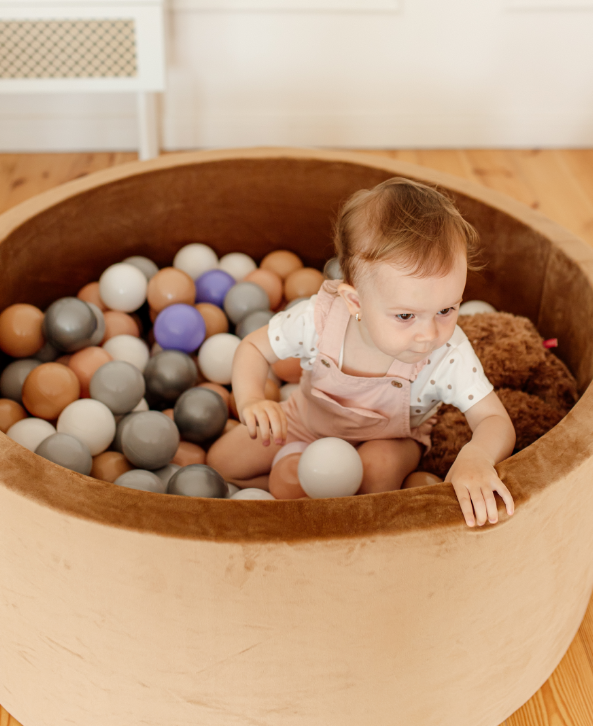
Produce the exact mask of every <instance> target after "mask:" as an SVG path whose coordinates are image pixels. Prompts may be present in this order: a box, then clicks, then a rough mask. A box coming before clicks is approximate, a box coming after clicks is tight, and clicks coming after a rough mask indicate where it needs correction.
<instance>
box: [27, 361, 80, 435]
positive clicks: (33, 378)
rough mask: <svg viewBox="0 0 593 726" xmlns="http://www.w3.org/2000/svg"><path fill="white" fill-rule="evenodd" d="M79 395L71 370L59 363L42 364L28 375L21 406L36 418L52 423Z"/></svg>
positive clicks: (77, 383) (75, 378) (77, 382)
mask: <svg viewBox="0 0 593 726" xmlns="http://www.w3.org/2000/svg"><path fill="white" fill-rule="evenodd" d="M79 395H80V383H79V381H78V378H77V377H76V374H75V373H74V371H73V370H71V369H70V368H68V367H67V366H63V365H60V364H59V363H42V364H41V365H40V366H37V368H35V369H34V370H32V371H31V373H29V375H28V376H27V378H26V380H25V383H24V385H23V391H22V398H23V406H24V407H25V408H26V409H27V411H29V413H30V414H31V415H32V416H35V417H36V418H44V419H46V420H48V421H53V420H54V419H56V418H58V416H59V415H60V414H61V413H62V411H63V410H64V409H65V408H66V406H68V405H69V404H71V403H72V402H73V401H76V400H77V399H78V397H79Z"/></svg>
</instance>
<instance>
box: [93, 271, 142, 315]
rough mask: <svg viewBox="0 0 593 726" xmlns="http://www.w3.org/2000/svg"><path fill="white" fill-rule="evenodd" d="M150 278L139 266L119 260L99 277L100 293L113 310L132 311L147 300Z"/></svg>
mask: <svg viewBox="0 0 593 726" xmlns="http://www.w3.org/2000/svg"><path fill="white" fill-rule="evenodd" d="M147 287H148V280H147V279H146V276H145V275H144V274H143V273H142V272H140V270H139V269H138V268H137V267H134V265H130V264H129V263H128V262H118V263H117V264H115V265H111V266H110V267H108V268H107V269H106V270H105V272H103V274H102V275H101V277H100V278H99V295H100V296H101V300H103V302H104V303H105V305H107V307H108V308H111V310H121V311H122V312H124V313H132V312H134V310H138V308H139V307H140V306H141V305H142V304H143V303H144V301H145V300H146V288H147Z"/></svg>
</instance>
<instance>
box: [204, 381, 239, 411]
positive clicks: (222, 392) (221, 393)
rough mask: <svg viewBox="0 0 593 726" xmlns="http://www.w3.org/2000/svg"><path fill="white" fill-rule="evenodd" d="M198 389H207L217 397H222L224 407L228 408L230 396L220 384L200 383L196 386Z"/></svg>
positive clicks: (226, 389)
mask: <svg viewBox="0 0 593 726" xmlns="http://www.w3.org/2000/svg"><path fill="white" fill-rule="evenodd" d="M198 388H209V389H210V390H211V391H214V392H215V393H218V395H219V396H221V397H222V400H223V401H224V403H225V406H226V407H227V408H228V405H229V399H230V397H231V394H230V392H229V390H228V388H225V387H224V386H221V385H220V383H212V381H206V383H200V384H199V385H198Z"/></svg>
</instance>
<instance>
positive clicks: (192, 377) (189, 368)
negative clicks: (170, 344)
mask: <svg viewBox="0 0 593 726" xmlns="http://www.w3.org/2000/svg"><path fill="white" fill-rule="evenodd" d="M202 347H204V346H203V345H202ZM197 378H198V371H197V368H196V364H195V363H194V362H193V360H192V359H191V358H190V357H189V356H188V355H187V353H182V352H181V351H180V350H163V351H162V352H161V353H157V354H156V355H154V356H152V358H151V359H150V360H149V361H148V364H147V366H146V369H145V371H144V379H145V381H146V391H147V393H149V394H150V395H151V396H152V397H153V398H156V399H158V400H160V401H163V402H170V403H172V402H173V401H176V400H177V399H178V398H179V396H180V395H181V394H182V393H183V392H184V391H186V390H187V389H188V388H191V387H192V386H193V385H194V384H195V382H196V380H197ZM149 400H150V399H149Z"/></svg>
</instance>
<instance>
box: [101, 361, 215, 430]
mask: <svg viewBox="0 0 593 726" xmlns="http://www.w3.org/2000/svg"><path fill="white" fill-rule="evenodd" d="M99 370H101V369H99ZM228 417H229V410H228V407H227V405H226V403H225V402H224V401H223V399H222V396H220V395H219V394H218V393H216V391H211V390H210V389H209V388H190V389H189V391H185V392H184V393H182V394H181V396H179V398H178V399H177V403H176V404H175V408H174V409H173V418H174V419H175V423H176V424H177V428H178V429H179V433H180V434H181V436H183V438H184V439H186V440H187V441H191V442H192V443H194V444H201V443H203V442H204V441H208V440H209V439H214V438H217V437H218V436H220V434H221V433H222V431H223V429H224V427H225V425H226V422H227V419H228Z"/></svg>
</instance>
